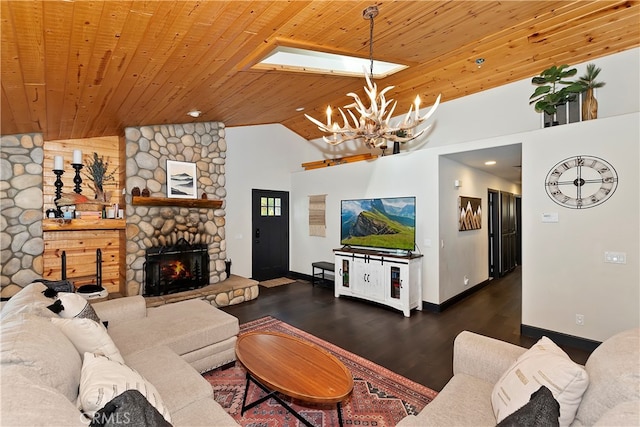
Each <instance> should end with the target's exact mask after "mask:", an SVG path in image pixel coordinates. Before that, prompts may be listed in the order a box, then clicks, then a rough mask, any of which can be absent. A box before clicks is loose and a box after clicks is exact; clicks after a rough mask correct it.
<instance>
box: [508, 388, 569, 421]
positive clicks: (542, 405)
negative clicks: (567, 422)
mask: <svg viewBox="0 0 640 427" xmlns="http://www.w3.org/2000/svg"><path fill="white" fill-rule="evenodd" d="M559 419H560V404H559V403H558V401H557V400H555V399H554V398H553V393H551V390H549V389H548V388H546V387H545V386H541V387H540V388H539V389H538V390H537V391H536V392H535V393H533V394H532V395H531V399H530V400H529V402H527V404H526V405H524V406H523V407H522V408H520V409H518V410H517V411H515V412H514V413H512V414H509V415H508V416H507V417H506V418H505V419H504V420H502V421H500V422H499V423H498V426H497V427H521V426H538V427H542V426H544V427H556V426H559V425H560V423H559Z"/></svg>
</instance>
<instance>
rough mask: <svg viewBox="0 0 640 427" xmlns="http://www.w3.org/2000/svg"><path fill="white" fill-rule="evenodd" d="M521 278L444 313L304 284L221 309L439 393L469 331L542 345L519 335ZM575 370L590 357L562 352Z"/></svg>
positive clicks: (509, 278) (515, 275) (514, 276)
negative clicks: (267, 320)
mask: <svg viewBox="0 0 640 427" xmlns="http://www.w3.org/2000/svg"><path fill="white" fill-rule="evenodd" d="M521 294H522V292H521V272H520V268H517V269H516V270H515V271H513V272H512V273H510V274H508V275H506V276H505V277H502V278H500V279H496V280H493V281H491V283H490V284H488V285H487V286H485V287H483V288H482V289H480V290H478V291H477V292H475V293H473V294H472V295H470V296H468V297H466V298H465V299H463V300H461V301H459V302H457V303H455V304H454V305H452V306H451V307H449V308H447V309H446V310H444V311H442V312H441V313H432V312H427V311H422V312H420V311H415V310H414V311H412V312H411V317H410V318H406V317H404V316H403V315H402V313H401V312H399V311H395V310H392V309H389V308H386V307H382V306H379V305H376V304H372V303H369V302H365V301H360V300H356V299H351V298H345V297H340V298H335V297H334V296H333V288H332V287H329V286H318V285H316V286H315V287H313V286H311V283H310V282H307V281H304V280H299V281H298V282H296V283H293V284H290V285H283V286H279V287H275V288H265V287H260V295H259V297H258V298H257V299H255V300H253V301H249V302H246V303H242V304H239V305H234V306H229V307H225V308H224V309H223V310H224V311H226V312H228V313H230V314H232V315H234V316H236V317H237V318H238V319H239V321H240V323H244V322H247V321H250V320H254V319H258V318H260V317H263V316H266V315H270V316H273V317H275V318H277V319H280V320H282V321H284V322H287V323H289V324H290V325H293V326H295V327H297V328H299V329H302V330H304V331H306V332H309V333H311V334H313V335H315V336H317V337H320V338H322V339H324V340H326V341H329V342H331V343H333V344H335V345H338V346H340V347H342V348H344V349H346V350H349V351H351V352H352V353H355V354H358V355H360V356H362V357H364V358H366V359H369V360H371V361H373V362H375V363H377V364H379V365H382V366H384V367H386V368H388V369H390V370H392V371H394V372H397V373H398V374H400V375H403V376H405V377H407V378H409V379H411V380H413V381H416V382H418V383H421V384H423V385H425V386H427V387H429V388H432V389H434V390H437V391H440V390H441V389H442V387H443V386H444V385H445V384H446V383H447V381H449V379H450V378H451V376H452V357H453V340H454V338H455V337H456V335H457V334H458V333H460V332H461V331H463V330H469V331H473V332H476V333H479V334H483V335H487V336H491V337H494V338H497V339H500V340H504V341H508V342H511V343H514V344H518V345H521V346H523V347H527V348H528V347H531V345H533V344H534V343H535V342H536V340H535V339H533V338H529V337H525V336H521V335H520V311H521ZM561 347H563V349H564V350H565V351H566V352H567V354H569V356H570V357H571V358H572V359H573V360H574V361H575V362H577V363H581V364H584V363H585V361H586V359H587V357H588V356H589V354H590V353H589V352H587V351H584V350H580V349H575V348H571V347H566V346H561Z"/></svg>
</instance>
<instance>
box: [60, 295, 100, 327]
mask: <svg viewBox="0 0 640 427" xmlns="http://www.w3.org/2000/svg"><path fill="white" fill-rule="evenodd" d="M57 298H58V300H60V302H61V303H62V306H63V307H64V308H63V310H62V311H61V312H60V313H58V315H59V316H60V317H63V318H65V319H72V318H74V317H78V318H80V317H83V318H87V319H92V320H95V321H96V322H100V318H99V317H98V315H97V314H96V311H95V310H94V309H93V307H91V304H89V301H87V300H86V299H84V298H83V297H82V296H81V295H78V294H75V293H70V292H58V296H57Z"/></svg>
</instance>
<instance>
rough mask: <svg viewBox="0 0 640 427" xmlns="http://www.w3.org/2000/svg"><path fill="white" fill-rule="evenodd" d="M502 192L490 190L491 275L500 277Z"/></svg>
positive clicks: (488, 204) (491, 276)
mask: <svg viewBox="0 0 640 427" xmlns="http://www.w3.org/2000/svg"><path fill="white" fill-rule="evenodd" d="M499 196H500V193H499V192H498V191H496V190H491V189H489V190H488V200H489V201H488V203H487V206H488V209H489V216H488V221H487V223H488V232H489V236H488V237H489V239H488V240H489V277H490V278H497V277H500V274H499V270H500V268H499V266H500V241H499V239H498V233H499V230H500V217H499V212H500V202H499V201H500V197H499Z"/></svg>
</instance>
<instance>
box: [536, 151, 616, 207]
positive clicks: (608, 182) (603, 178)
mask: <svg viewBox="0 0 640 427" xmlns="http://www.w3.org/2000/svg"><path fill="white" fill-rule="evenodd" d="M617 187H618V174H617V173H616V170H615V169H614V168H613V166H611V165H610V164H609V163H607V162H606V161H605V160H603V159H600V158H598V157H594V156H574V157H569V158H568V159H564V160H563V161H561V162H559V163H558V164H557V165H555V166H554V167H553V168H551V170H550V171H549V173H548V174H547V178H546V180H545V189H546V190H547V194H548V195H549V197H551V200H553V201H554V202H556V203H557V204H559V205H560V206H564V207H565V208H571V209H586V208H592V207H594V206H598V205H599V204H601V203H604V202H605V201H606V200H607V199H608V198H609V197H611V195H612V194H613V193H614V191H616V188H617Z"/></svg>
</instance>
